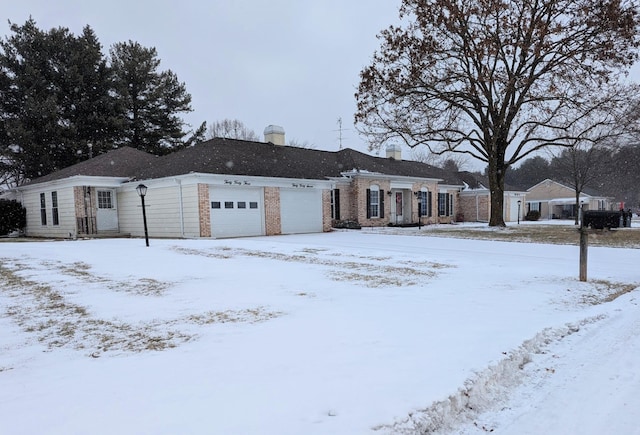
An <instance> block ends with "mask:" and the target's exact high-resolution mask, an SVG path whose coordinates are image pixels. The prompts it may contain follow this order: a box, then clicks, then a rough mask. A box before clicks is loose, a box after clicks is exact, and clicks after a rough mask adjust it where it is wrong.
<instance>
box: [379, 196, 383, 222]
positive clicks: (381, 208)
mask: <svg viewBox="0 0 640 435" xmlns="http://www.w3.org/2000/svg"><path fill="white" fill-rule="evenodd" d="M379 216H380V217H381V218H383V217H384V190H381V191H380V214H379Z"/></svg>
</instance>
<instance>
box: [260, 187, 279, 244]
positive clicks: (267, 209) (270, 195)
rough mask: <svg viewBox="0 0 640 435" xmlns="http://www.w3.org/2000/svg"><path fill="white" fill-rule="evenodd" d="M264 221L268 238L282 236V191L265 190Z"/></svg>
mask: <svg viewBox="0 0 640 435" xmlns="http://www.w3.org/2000/svg"><path fill="white" fill-rule="evenodd" d="M264 221H265V226H266V228H265V231H266V234H267V236H275V235H278V234H282V221H281V220H280V189H279V188H277V187H265V188H264Z"/></svg>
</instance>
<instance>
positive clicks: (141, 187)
mask: <svg viewBox="0 0 640 435" xmlns="http://www.w3.org/2000/svg"><path fill="white" fill-rule="evenodd" d="M136 191H137V192H138V195H139V196H140V201H142V222H143V223H144V241H145V242H146V244H147V247H149V232H148V231H147V212H146V210H145V206H144V197H145V195H146V194H147V186H145V185H144V184H138V187H136Z"/></svg>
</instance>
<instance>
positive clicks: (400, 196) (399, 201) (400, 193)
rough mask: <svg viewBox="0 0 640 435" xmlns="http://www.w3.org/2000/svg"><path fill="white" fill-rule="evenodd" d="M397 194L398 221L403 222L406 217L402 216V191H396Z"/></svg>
mask: <svg viewBox="0 0 640 435" xmlns="http://www.w3.org/2000/svg"><path fill="white" fill-rule="evenodd" d="M395 195H396V223H399V224H401V223H403V222H404V218H403V216H402V209H403V208H404V205H403V203H402V192H395Z"/></svg>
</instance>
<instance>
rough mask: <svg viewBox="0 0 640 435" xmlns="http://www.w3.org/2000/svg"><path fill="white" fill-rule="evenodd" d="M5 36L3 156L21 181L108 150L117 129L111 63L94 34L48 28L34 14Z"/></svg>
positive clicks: (0, 83)
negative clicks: (92, 151) (92, 149)
mask: <svg viewBox="0 0 640 435" xmlns="http://www.w3.org/2000/svg"><path fill="white" fill-rule="evenodd" d="M11 32H12V35H11V36H9V37H6V38H5V39H4V40H2V41H0V49H1V52H0V91H1V92H2V95H3V98H1V99H0V116H1V117H2V130H1V131H0V161H1V162H2V169H3V170H4V171H3V172H4V173H5V174H11V175H12V176H13V178H14V179H13V184H19V183H21V182H23V181H25V180H29V179H33V178H37V177H40V176H43V175H46V174H48V173H50V172H53V171H55V170H58V169H61V168H64V167H66V166H69V165H72V164H74V163H77V162H78V161H81V160H83V159H85V158H86V156H87V155H88V154H89V151H88V150H89V144H92V145H93V146H95V151H96V152H101V151H102V149H104V148H107V147H108V146H109V145H108V144H110V143H112V140H111V137H112V135H113V134H114V133H115V132H116V131H117V117H116V114H117V112H116V111H115V105H114V104H115V99H113V97H111V96H110V93H109V92H110V85H109V82H108V80H109V79H108V76H109V73H108V68H107V65H106V62H105V59H104V58H103V56H102V54H101V51H100V44H99V43H98V41H97V38H96V37H95V35H94V33H93V31H92V30H91V29H90V28H89V27H86V28H85V29H84V31H83V34H82V36H80V37H76V36H74V35H73V34H71V33H70V32H69V30H68V29H66V28H61V27H60V28H54V29H51V30H49V31H46V32H45V31H42V30H40V29H38V28H37V26H36V22H35V21H34V20H33V19H29V20H28V21H27V22H25V24H24V25H22V26H18V25H16V24H12V25H11Z"/></svg>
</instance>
